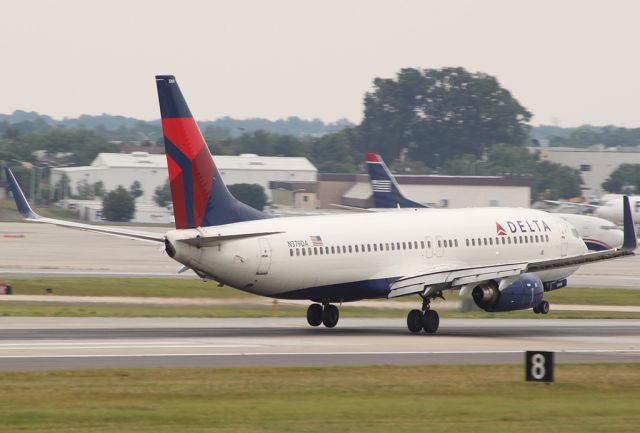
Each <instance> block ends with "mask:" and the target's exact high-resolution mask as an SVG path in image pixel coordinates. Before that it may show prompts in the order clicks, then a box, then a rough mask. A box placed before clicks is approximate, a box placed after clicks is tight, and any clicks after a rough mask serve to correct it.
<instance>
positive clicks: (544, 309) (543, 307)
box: [538, 301, 549, 314]
mask: <svg viewBox="0 0 640 433" xmlns="http://www.w3.org/2000/svg"><path fill="white" fill-rule="evenodd" d="M538 310H540V313H541V314H549V302H547V301H542V302H540V305H538Z"/></svg>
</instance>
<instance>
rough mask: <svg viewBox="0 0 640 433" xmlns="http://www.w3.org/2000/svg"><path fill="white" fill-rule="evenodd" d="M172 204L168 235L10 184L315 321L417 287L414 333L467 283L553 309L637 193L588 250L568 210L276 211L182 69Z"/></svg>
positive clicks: (492, 299) (165, 111)
mask: <svg viewBox="0 0 640 433" xmlns="http://www.w3.org/2000/svg"><path fill="white" fill-rule="evenodd" d="M156 85H157V89H158V96H159V102H160V111H161V118H162V128H163V134H164V141H165V150H166V156H167V162H168V170H169V181H170V186H171V194H172V198H173V205H174V215H175V225H176V229H175V230H170V231H168V232H167V233H166V234H165V235H159V234H157V233H149V232H144V231H134V230H127V229H121V228H110V227H105V226H92V225H89V224H81V223H73V222H68V221H64V220H58V219H53V218H43V217H41V216H39V215H37V214H36V213H35V212H34V211H33V210H32V209H31V207H30V205H29V203H28V202H27V200H26V198H25V196H24V194H23V192H22V190H21V189H20V187H19V185H18V183H17V182H16V180H15V177H14V176H13V173H12V172H11V170H9V169H8V168H7V167H5V171H6V174H7V182H8V184H9V187H10V189H11V192H12V194H13V196H14V199H15V201H16V205H17V208H18V210H19V211H20V213H21V214H22V215H23V217H24V218H25V219H27V220H29V221H34V222H41V223H48V224H56V225H59V226H63V227H70V228H76V229H82V230H88V231H93V232H99V233H104V234H108V235H114V236H124V237H128V238H132V239H139V240H143V241H150V242H159V243H164V244H165V248H166V252H167V254H168V255H169V256H170V257H171V258H173V259H174V260H176V261H178V262H179V263H181V264H183V265H184V266H186V267H188V268H190V269H192V270H193V271H194V272H195V273H196V274H197V275H199V276H200V277H202V278H203V279H211V280H215V281H217V282H219V283H223V284H227V285H229V286H231V287H235V288H237V289H240V290H244V291H247V292H250V293H255V294H258V295H262V296H268V297H273V298H282V299H309V300H311V301H312V304H311V305H310V306H309V308H308V310H307V321H308V323H309V324H310V325H312V326H318V325H320V324H324V325H325V326H326V327H329V328H332V327H334V326H336V324H337V323H338V319H339V310H338V307H337V306H336V305H335V304H338V303H342V302H348V301H354V300H359V299H367V298H393V297H398V296H406V295H419V296H420V297H421V298H422V305H421V308H420V309H414V310H411V311H410V312H409V314H408V316H407V327H408V328H409V330H410V331H411V332H420V331H422V330H424V331H425V332H426V333H429V334H430V333H434V332H436V331H437V329H438V327H439V316H438V314H437V312H436V311H435V310H433V309H432V308H431V301H432V300H433V299H435V298H439V297H442V293H443V291H444V290H459V291H460V294H461V295H464V294H465V293H470V294H471V296H472V298H473V300H474V302H475V303H476V304H477V305H478V306H479V307H480V308H482V309H483V310H485V311H490V312H502V311H515V310H525V309H531V308H533V309H534V311H535V312H539V313H547V312H548V311H549V303H548V302H547V301H546V300H544V293H545V292H547V291H550V290H557V289H559V288H562V287H564V286H565V285H566V282H567V280H566V279H567V277H568V276H570V275H571V274H572V273H573V272H574V271H575V270H576V269H577V268H578V267H579V266H581V265H583V264H588V263H593V262H599V261H603V260H610V259H614V258H618V257H625V256H629V255H633V254H634V252H633V250H634V249H635V248H636V236H635V231H634V226H633V219H632V215H631V211H630V208H629V203H628V200H626V199H625V200H623V206H624V215H625V218H624V242H623V246H622V247H621V248H618V249H609V250H605V251H599V252H587V248H586V246H585V244H584V242H583V241H582V239H581V238H580V236H579V235H578V233H577V231H576V230H575V228H573V227H572V226H571V225H570V224H569V223H567V222H566V221H565V220H563V219H561V218H558V217H556V216H554V215H553V214H549V213H545V212H541V211H538V210H534V209H521V208H498V207H490V208H473V209H439V210H437V211H433V212H431V211H428V212H427V211H425V212H421V211H417V210H415V209H407V210H398V211H395V212H381V213H376V212H373V213H363V214H339V215H321V216H305V217H291V218H269V217H268V216H267V215H265V214H264V213H262V212H260V211H257V210H255V209H253V208H249V207H248V206H246V205H244V204H242V203H240V202H239V201H237V200H236V199H235V198H234V197H233V196H232V195H231V194H230V193H229V191H228V190H227V188H226V186H225V185H224V182H223V180H222V177H221V176H220V174H219V172H218V170H217V168H216V166H215V164H214V162H213V158H212V156H211V154H210V153H209V149H208V147H207V145H206V143H205V142H204V139H203V138H202V134H201V133H200V131H199V129H198V126H197V124H196V122H195V120H194V118H193V116H192V115H191V112H190V111H189V108H188V107H187V104H186V102H185V100H184V97H183V95H182V92H181V91H180V88H179V87H178V84H177V82H176V80H175V77H173V76H168V75H161V76H157V77H156Z"/></svg>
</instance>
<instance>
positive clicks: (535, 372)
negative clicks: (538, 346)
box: [525, 351, 553, 382]
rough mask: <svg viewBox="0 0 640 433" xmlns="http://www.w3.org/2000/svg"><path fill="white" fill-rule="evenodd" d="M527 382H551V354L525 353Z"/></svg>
mask: <svg viewBox="0 0 640 433" xmlns="http://www.w3.org/2000/svg"><path fill="white" fill-rule="evenodd" d="M525 364H526V365H525V371H526V377H527V382H553V352H531V351H528V352H526V356H525Z"/></svg>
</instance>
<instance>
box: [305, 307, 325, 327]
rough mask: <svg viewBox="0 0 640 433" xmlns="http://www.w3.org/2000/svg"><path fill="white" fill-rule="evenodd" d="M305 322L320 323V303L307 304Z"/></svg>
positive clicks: (313, 324)
mask: <svg viewBox="0 0 640 433" xmlns="http://www.w3.org/2000/svg"><path fill="white" fill-rule="evenodd" d="M307 322H308V323H309V325H311V326H319V325H320V324H321V323H322V305H320V304H311V305H309V308H307Z"/></svg>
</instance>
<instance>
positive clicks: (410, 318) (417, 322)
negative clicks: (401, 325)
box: [407, 310, 422, 333]
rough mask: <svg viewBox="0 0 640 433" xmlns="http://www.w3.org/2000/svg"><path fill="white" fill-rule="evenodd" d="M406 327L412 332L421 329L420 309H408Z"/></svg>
mask: <svg viewBox="0 0 640 433" xmlns="http://www.w3.org/2000/svg"><path fill="white" fill-rule="evenodd" d="M407 328H409V331H411V332H413V333H416V332H420V331H422V311H420V310H411V311H409V314H408V315H407Z"/></svg>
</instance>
